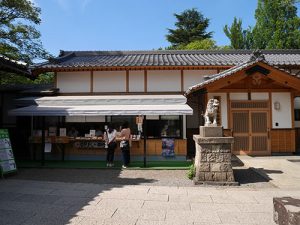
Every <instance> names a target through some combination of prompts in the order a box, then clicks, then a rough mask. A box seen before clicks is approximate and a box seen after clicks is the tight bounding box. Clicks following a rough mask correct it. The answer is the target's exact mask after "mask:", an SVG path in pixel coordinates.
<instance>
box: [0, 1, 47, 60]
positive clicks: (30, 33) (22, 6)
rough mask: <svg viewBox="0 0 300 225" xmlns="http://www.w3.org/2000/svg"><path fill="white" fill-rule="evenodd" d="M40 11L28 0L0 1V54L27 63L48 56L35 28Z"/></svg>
mask: <svg viewBox="0 0 300 225" xmlns="http://www.w3.org/2000/svg"><path fill="white" fill-rule="evenodd" d="M40 12H41V10H40V8H38V7H36V6H34V5H33V3H31V2H30V1H29V0H1V1H0V54H2V55H5V56H7V57H9V58H11V59H15V60H22V61H24V62H26V63H29V64H30V63H32V61H33V60H34V59H45V58H47V57H49V55H48V53H47V51H46V50H45V49H44V48H43V46H42V43H41V40H40V37H41V34H40V32H39V31H38V30H36V28H35V25H38V24H40V22H41V19H40Z"/></svg>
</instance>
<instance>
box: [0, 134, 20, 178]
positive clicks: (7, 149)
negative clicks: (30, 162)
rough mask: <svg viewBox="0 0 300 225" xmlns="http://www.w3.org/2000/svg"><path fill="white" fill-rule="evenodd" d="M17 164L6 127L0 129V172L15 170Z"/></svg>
mask: <svg viewBox="0 0 300 225" xmlns="http://www.w3.org/2000/svg"><path fill="white" fill-rule="evenodd" d="M16 171H17V166H16V162H15V158H14V154H13V150H12V148H11V143H10V139H9V134H8V130H7V129H0V174H1V176H3V175H4V174H7V173H11V172H16Z"/></svg>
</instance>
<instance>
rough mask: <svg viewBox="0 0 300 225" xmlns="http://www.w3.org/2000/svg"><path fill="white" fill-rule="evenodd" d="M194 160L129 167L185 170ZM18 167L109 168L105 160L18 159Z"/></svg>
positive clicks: (137, 163) (132, 167)
mask: <svg viewBox="0 0 300 225" xmlns="http://www.w3.org/2000/svg"><path fill="white" fill-rule="evenodd" d="M191 164H192V162H189V161H149V162H147V164H146V167H144V163H143V161H134V162H131V163H130V166H129V167H128V168H127V169H157V170H159V169H161V170H176V169H177V170H185V169H188V168H189V166H190V165H191ZM17 167H18V168H39V167H43V168H68V169H107V168H108V167H106V162H105V161H77V160H74V161H71V160H68V161H49V160H47V161H45V164H44V166H41V161H17ZM121 167H122V162H120V161H116V162H115V165H114V167H110V168H109V169H121Z"/></svg>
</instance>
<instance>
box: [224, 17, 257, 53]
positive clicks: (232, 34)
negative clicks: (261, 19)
mask: <svg viewBox="0 0 300 225" xmlns="http://www.w3.org/2000/svg"><path fill="white" fill-rule="evenodd" d="M223 31H224V33H225V35H226V36H227V37H228V38H229V40H230V46H231V48H233V49H249V48H251V47H252V45H253V38H252V29H251V27H249V28H248V29H246V30H243V27H242V20H241V19H237V18H236V17H234V19H233V23H232V25H231V26H228V25H225V26H224V28H223Z"/></svg>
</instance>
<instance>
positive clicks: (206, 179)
mask: <svg viewBox="0 0 300 225" xmlns="http://www.w3.org/2000/svg"><path fill="white" fill-rule="evenodd" d="M194 141H195V144H196V156H195V169H196V175H195V178H194V183H195V184H207V185H238V183H237V182H235V180H234V176H233V170H232V165H231V144H232V143H233V137H223V128H222V127H219V126H217V127H213V126H200V135H194Z"/></svg>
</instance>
